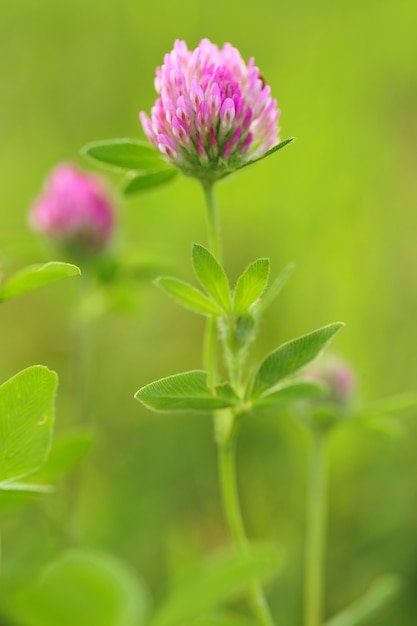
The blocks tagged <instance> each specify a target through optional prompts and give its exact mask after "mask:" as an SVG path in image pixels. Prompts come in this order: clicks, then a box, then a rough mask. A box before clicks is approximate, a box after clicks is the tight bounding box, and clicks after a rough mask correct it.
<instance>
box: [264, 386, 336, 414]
mask: <svg viewBox="0 0 417 626" xmlns="http://www.w3.org/2000/svg"><path fill="white" fill-rule="evenodd" d="M327 392H328V387H327V386H326V385H324V384H322V383H319V382H311V381H305V380H296V381H294V382H292V383H288V384H287V385H283V386H282V387H280V388H279V389H277V390H276V391H274V392H272V393H264V394H262V395H261V396H259V397H258V398H256V399H255V401H254V402H253V408H254V409H269V408H271V407H276V406H282V405H285V404H289V403H291V402H296V401H298V400H306V399H307V400H309V399H311V398H322V397H323V396H324V395H326V393H327Z"/></svg>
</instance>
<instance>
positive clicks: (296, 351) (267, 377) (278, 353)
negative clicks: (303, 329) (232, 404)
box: [251, 322, 344, 399]
mask: <svg viewBox="0 0 417 626" xmlns="http://www.w3.org/2000/svg"><path fill="white" fill-rule="evenodd" d="M343 326H344V324H343V323H341V322H336V323H335V324H329V325H328V326H324V327H323V328H319V329H318V330H315V331H314V332H312V333H309V334H308V335H303V336H302V337H298V338H297V339H294V340H293V341H289V342H287V343H284V344H283V345H282V346H280V347H279V348H277V349H276V350H274V352H271V354H269V355H268V356H267V357H266V359H265V360H264V361H263V363H261V366H260V367H259V369H258V372H257V374H256V376H255V379H254V382H253V388H252V394H251V397H252V399H255V398H257V397H258V396H260V395H261V394H263V393H264V392H265V391H267V390H268V389H271V390H272V389H273V387H275V386H276V385H277V384H278V383H280V382H281V380H283V379H284V378H286V377H287V376H290V375H291V374H294V373H295V372H297V371H298V370H299V369H300V368H301V367H303V366H304V365H307V363H309V362H310V361H312V360H313V359H314V358H315V357H316V356H317V355H318V354H319V353H320V352H321V350H322V349H323V348H324V347H325V346H326V345H327V344H328V343H329V341H330V340H331V339H332V338H333V337H334V335H335V334H336V333H337V332H338V331H339V330H340V329H341V328H343Z"/></svg>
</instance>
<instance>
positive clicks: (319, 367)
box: [306, 356, 356, 405]
mask: <svg viewBox="0 0 417 626" xmlns="http://www.w3.org/2000/svg"><path fill="white" fill-rule="evenodd" d="M306 374H307V377H308V378H310V379H312V380H317V381H319V382H324V383H325V384H326V385H328V387H329V399H330V400H333V401H334V402H336V403H338V404H341V405H346V404H349V403H350V401H351V400H352V397H353V394H354V391H355V387H356V384H355V383H356V377H355V373H354V371H353V369H352V368H351V367H350V366H349V365H348V364H347V363H345V361H343V360H342V359H340V358H338V357H336V356H326V357H323V358H322V359H319V361H317V362H316V363H313V365H311V366H310V367H308V368H307V369H306Z"/></svg>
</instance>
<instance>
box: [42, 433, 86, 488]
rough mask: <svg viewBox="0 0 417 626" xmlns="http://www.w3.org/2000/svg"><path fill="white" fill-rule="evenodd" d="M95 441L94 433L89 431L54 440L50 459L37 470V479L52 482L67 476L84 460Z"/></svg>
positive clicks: (69, 434)
mask: <svg viewBox="0 0 417 626" xmlns="http://www.w3.org/2000/svg"><path fill="white" fill-rule="evenodd" d="M93 442H94V435H93V433H91V432H88V431H78V432H77V431H75V432H72V433H68V434H66V435H62V436H61V437H60V438H59V439H56V440H55V441H54V443H53V446H52V449H51V452H50V454H49V457H48V460H47V461H46V463H44V465H43V466H42V468H41V469H40V470H39V471H38V472H36V479H37V480H42V481H51V482H52V481H56V480H58V479H59V478H61V477H63V476H64V477H65V476H66V475H67V474H68V473H69V472H70V471H71V470H73V469H74V468H75V467H77V466H78V465H79V464H80V463H81V462H82V461H83V460H84V458H85V457H86V455H87V454H88V452H89V451H90V449H91V446H92V445H93Z"/></svg>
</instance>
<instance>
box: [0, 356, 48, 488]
mask: <svg viewBox="0 0 417 626" xmlns="http://www.w3.org/2000/svg"><path fill="white" fill-rule="evenodd" d="M57 383H58V377H57V375H56V374H55V372H51V371H50V370H49V369H48V368H46V367H43V366H42V365H35V366H33V367H29V368H28V369H25V370H23V371H22V372H20V373H19V374H17V375H16V376H14V377H13V378H10V379H9V380H8V381H7V382H5V383H4V384H3V385H1V386H0V489H3V488H4V489H8V490H10V489H12V488H13V484H12V481H15V480H17V479H20V478H23V477H25V476H28V475H29V474H32V473H33V472H35V471H36V470H37V469H38V468H39V467H40V466H41V465H42V464H43V463H44V462H45V460H46V458H47V456H48V454H49V450H50V446H51V439H52V430H53V422H54V401H55V391H56V387H57ZM15 486H16V489H18V490H22V486H21V484H20V486H19V485H17V483H16V485H15ZM34 488H35V486H34V485H32V486H30V490H33V489H34Z"/></svg>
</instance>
